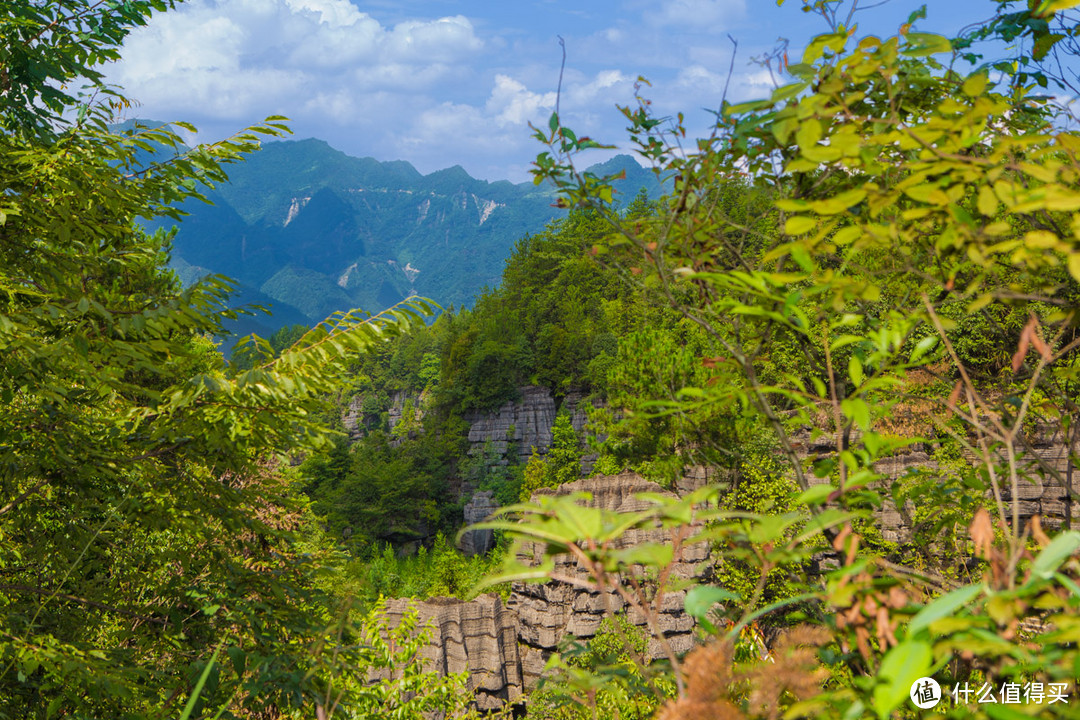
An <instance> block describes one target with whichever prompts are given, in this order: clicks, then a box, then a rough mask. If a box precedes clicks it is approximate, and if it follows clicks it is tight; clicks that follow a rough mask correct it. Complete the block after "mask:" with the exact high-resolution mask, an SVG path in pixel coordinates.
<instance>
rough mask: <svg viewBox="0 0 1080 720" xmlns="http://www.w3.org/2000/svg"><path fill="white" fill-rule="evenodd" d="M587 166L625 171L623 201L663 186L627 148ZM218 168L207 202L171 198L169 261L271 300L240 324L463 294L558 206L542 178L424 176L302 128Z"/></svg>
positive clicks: (494, 276) (278, 322) (451, 300)
mask: <svg viewBox="0 0 1080 720" xmlns="http://www.w3.org/2000/svg"><path fill="white" fill-rule="evenodd" d="M597 167H598V171H600V168H601V167H602V172H604V173H608V174H611V173H617V172H619V171H620V170H621V171H625V173H626V179H624V180H620V181H618V183H617V184H616V189H617V190H618V191H619V192H620V193H621V196H622V197H621V199H622V201H623V202H629V201H630V200H631V199H633V197H634V196H635V195H636V194H637V193H638V192H639V191H640V190H641V189H643V188H644V189H645V190H646V192H647V193H648V194H649V196H650V197H657V196H659V195H660V194H662V192H663V188H662V186H661V184H660V183H659V181H658V180H657V179H656V177H655V176H654V175H653V173H652V172H651V171H649V170H646V169H644V168H642V167H641V166H640V165H638V164H637V163H636V162H635V161H634V160H633V158H631V157H630V156H628V155H620V156H617V157H615V158H612V159H611V160H608V161H607V162H605V163H604V164H603V166H597ZM229 175H230V182H229V183H227V184H224V185H221V186H219V187H218V188H217V190H216V191H215V192H213V193H210V199H211V200H212V201H213V203H214V204H213V205H205V204H203V203H194V202H189V203H187V204H185V205H184V206H183V210H185V211H186V212H188V213H189V215H188V216H187V217H185V218H184V220H183V222H182V223H181V224H180V227H179V231H178V232H177V235H176V239H175V241H174V243H173V264H174V267H175V268H176V269H177V270H178V271H179V272H180V274H181V275H182V277H183V278H184V279H185V280H186V281H193V280H194V279H196V278H197V277H200V276H201V275H203V274H206V273H209V272H213V273H219V274H224V275H228V276H230V277H232V278H234V279H235V280H237V281H238V282H239V283H240V284H241V287H242V290H243V292H242V293H241V295H242V296H244V297H245V299H246V298H257V299H256V300H255V302H259V301H260V300H262V301H269V302H270V303H271V304H272V306H273V308H272V309H273V312H274V315H273V316H272V317H270V318H267V317H265V316H264V317H261V318H258V319H257V322H256V323H255V324H253V323H252V322H251V320H249V321H247V322H246V323H245V324H244V327H243V331H244V332H250V331H251V330H253V329H254V330H256V331H261V332H268V331H272V330H273V329H276V328H277V327H281V326H282V325H286V324H290V323H293V322H297V321H298V318H303V319H304V320H306V321H307V322H312V323H313V322H317V321H319V320H322V319H323V318H325V317H326V316H327V315H329V314H330V313H332V312H334V311H337V310H348V309H351V308H354V307H361V308H363V309H365V310H368V311H370V312H377V311H379V310H382V309H383V308H385V307H388V306H389V305H392V304H393V303H395V302H398V301H399V300H401V299H403V298H405V297H406V296H408V295H410V294H414V293H415V294H419V295H423V296H425V297H429V298H431V299H433V300H435V301H436V302H438V303H440V304H441V305H443V306H449V305H450V304H454V305H456V306H461V305H468V304H471V302H472V301H473V298H474V297H475V296H476V294H477V293H478V292H479V291H480V290H481V289H483V288H484V287H485V286H489V285H494V284H495V283H496V282H498V279H499V276H500V274H501V272H502V267H503V263H504V262H505V260H506V258H507V257H508V256H509V255H510V252H511V251H512V249H513V247H514V244H515V242H516V241H517V240H518V239H519V238H521V237H522V236H524V235H526V234H527V233H531V232H538V231H540V230H542V229H543V227H544V225H545V224H546V223H547V222H548V221H550V220H552V219H554V218H556V217H559V216H560V215H561V214H562V213H563V212H564V211H561V210H558V209H556V208H554V207H553V206H552V203H553V201H554V191H553V190H552V189H551V188H549V187H547V186H540V187H538V186H536V185H534V184H533V183H529V182H526V183H521V184H514V183H511V182H509V181H505V180H503V181H497V182H488V181H485V180H477V179H475V178H473V177H471V176H470V175H469V174H468V173H467V172H466V171H465V170H464V169H463V168H462V167H460V166H454V167H451V168H447V169H444V170H439V171H436V172H433V173H430V174H428V175H423V174H421V173H420V172H419V171H417V170H416V168H414V167H413V166H412V165H411V164H410V163H408V162H405V161H393V162H380V161H378V160H374V159H373V158H356V157H351V156H349V155H346V154H345V153H343V152H340V151H338V150H335V149H334V148H332V147H330V145H328V144H327V143H325V142H323V141H321V140H314V139H310V140H300V141H281V142H271V143H267V144H265V145H264V146H263V149H262V150H260V151H259V152H257V153H255V154H253V155H252V156H251V157H250V158H249V159H248V160H247V161H246V162H244V163H241V164H239V165H235V166H232V167H231V168H230V171H229ZM164 224H165V225H166V226H167V225H169V224H170V223H164Z"/></svg>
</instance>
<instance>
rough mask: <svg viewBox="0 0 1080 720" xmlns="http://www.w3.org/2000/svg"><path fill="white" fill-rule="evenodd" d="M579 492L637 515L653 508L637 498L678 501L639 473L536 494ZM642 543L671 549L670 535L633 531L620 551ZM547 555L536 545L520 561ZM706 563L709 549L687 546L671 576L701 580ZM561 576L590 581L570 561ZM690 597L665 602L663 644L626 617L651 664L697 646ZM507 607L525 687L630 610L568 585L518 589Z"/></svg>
mask: <svg viewBox="0 0 1080 720" xmlns="http://www.w3.org/2000/svg"><path fill="white" fill-rule="evenodd" d="M575 492H588V493H591V494H592V500H591V501H590V502H589V503H588V504H589V505H591V506H592V507H598V508H603V509H606V510H615V511H619V512H634V511H637V510H642V509H644V508H645V507H647V506H648V505H647V503H645V502H644V501H642V500H638V499H637V498H635V497H634V494H635V493H642V492H648V493H657V494H660V495H664V496H667V497H671V498H674V497H675V495H674V494H673V493H669V492H666V491H664V490H663V489H662V488H661V487H660V486H659V485H657V484H656V483H653V482H649V481H647V480H645V479H644V478H642V477H641V476H640V475H637V474H636V473H623V474H621V475H611V476H598V477H593V478H585V479H583V480H578V481H576V482H572V483H567V484H566V485H563V486H561V487H559V488H558V489H556V490H550V489H544V490H540V491H538V493H537V494H538V495H539V494H559V495H565V494H569V493H575ZM534 497H535V496H534ZM642 543H661V544H671V543H672V537H671V531H670V530H665V529H661V528H657V529H654V530H631V531H629V532H627V533H626V534H624V535H623V537H622V538H620V540H619V543H618V547H620V548H622V547H631V546H635V545H639V544H642ZM542 553H543V548H542V547H540V546H539V545H535V546H533V547H527V548H525V550H524V555H523V556H519V558H518V559H519V560H520V561H522V562H525V563H528V564H539V562H540V559H541V556H542ZM707 560H708V547H707V546H706V545H704V544H697V545H689V546H685V547H683V548H682V549H681V552H680V553H679V554H678V555H677V556H676V558H675V561H674V562H673V563H672V565H671V576H672V578H673V579H675V578H688V577H694V576H697V575H698V574H699V572H700V570H701V566H702V565H703V563H705V561H707ZM556 572H558V573H560V574H563V575H570V576H575V577H576V578H578V579H580V580H582V581H585V580H586V579H587V573H586V572H585V570H584V569H583V568H582V567H580V566H579V565H578V563H577V562H576V561H575V560H573V559H572V558H570V557H569V556H563V557H560V558H558V559H557V560H556ZM685 594H686V593H685V591H681V590H680V591H678V592H673V593H668V594H666V595H665V596H663V598H662V601H661V603H660V606H659V608H658V610H659V612H658V619H657V622H656V629H657V630H659V632H660V633H661V634H662V635H663V639H662V640H660V639H657V638H655V637H653V636H652V634H651V633H650V632H649V631H648V625H647V621H646V618H645V617H643V616H642V615H641V614H640V613H639V612H628V613H627V620H629V621H630V622H631V623H632V624H634V625H637V626H639V627H642V628H644V629H645V630H646V635H647V636H648V637H649V638H650V639H649V645H648V649H647V651H646V656H647V658H648V659H650V660H654V659H657V658H660V657H664V656H666V654H667V653H668V650H669V649H670V650H671V651H673V652H675V653H684V652H686V651H687V650H689V649H690V648H691V647H692V646H693V642H694V638H693V629H694V623H693V620H692V618H690V617H689V616H688V615H686V613H685V612H684V610H683V599H684V598H685ZM507 605H508V606H509V607H511V608H513V609H514V610H516V611H517V615H518V622H519V628H518V636H519V638H520V640H521V646H520V652H521V667H522V673H523V675H524V679H525V686H526V687H533V686H534V685H535V683H536V681H537V680H538V679H539V677H540V674H541V672H542V671H543V668H544V663H546V662H547V658H548V656H549V655H550V654H551V653H552V652H554V651H555V650H556V649H557V647H558V645H559V642H560V641H561V640H562V639H563V638H564V637H566V636H568V635H573V636H575V637H577V638H582V639H587V638H590V637H592V636H593V635H595V634H596V632H597V630H598V629H599V627H600V622H601V621H602V620H603V618H604V616H605V615H606V614H608V613H609V612H620V611H623V610H625V609H626V607H625V604H624V602H623V600H622V598H621V597H619V595H618V594H616V593H615V592H614V591H613V590H608V591H605V592H598V591H595V590H587V589H584V588H581V587H578V586H575V585H572V584H569V583H563V582H548V583H545V584H543V585H534V584H525V583H515V584H514V585H513V591H512V593H511V595H510V600H509V601H508V602H507ZM665 645H666V646H667V647H665Z"/></svg>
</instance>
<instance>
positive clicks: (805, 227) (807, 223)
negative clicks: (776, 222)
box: [784, 215, 818, 235]
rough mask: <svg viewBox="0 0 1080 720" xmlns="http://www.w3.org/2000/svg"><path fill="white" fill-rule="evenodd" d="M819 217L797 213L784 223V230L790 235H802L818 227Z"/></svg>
mask: <svg viewBox="0 0 1080 720" xmlns="http://www.w3.org/2000/svg"><path fill="white" fill-rule="evenodd" d="M817 224H818V221H817V218H813V217H808V216H806V215H795V216H794V217H789V218H788V219H787V222H786V223H784V232H785V233H787V234H788V235H802V234H804V233H808V232H810V231H811V230H813V229H814V228H815V227H817Z"/></svg>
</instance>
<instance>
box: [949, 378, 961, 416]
mask: <svg viewBox="0 0 1080 720" xmlns="http://www.w3.org/2000/svg"><path fill="white" fill-rule="evenodd" d="M963 389H964V381H963V380H957V381H956V384H955V385H953V389H952V392H951V393H949V409H950V410H955V409H956V403H958V402H960V392H961V391H962V390H963Z"/></svg>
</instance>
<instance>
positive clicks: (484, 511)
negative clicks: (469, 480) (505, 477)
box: [458, 490, 499, 555]
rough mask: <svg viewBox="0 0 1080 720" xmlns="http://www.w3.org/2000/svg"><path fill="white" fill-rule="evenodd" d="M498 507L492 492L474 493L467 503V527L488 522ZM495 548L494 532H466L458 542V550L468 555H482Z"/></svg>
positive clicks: (465, 511)
mask: <svg viewBox="0 0 1080 720" xmlns="http://www.w3.org/2000/svg"><path fill="white" fill-rule="evenodd" d="M498 507H499V504H498V503H496V502H495V498H494V493H493V492H492V491H491V490H478V491H476V492H474V493H473V496H472V498H471V499H470V500H469V502H467V503H465V509H464V514H465V525H466V527H468V526H470V525H474V524H476V523H479V522H483V521H485V520H487V519H488V518H489V517H491V514H492V513H493V512H495V510H497V509H498ZM494 546H495V533H494V532H493V531H492V530H466V531H465V532H463V533H461V539H460V540H458V549H459V550H461V552H463V553H464V554H466V555H482V554H484V553H486V552H487V551H488V550H490V549H491V548H492V547H494Z"/></svg>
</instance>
